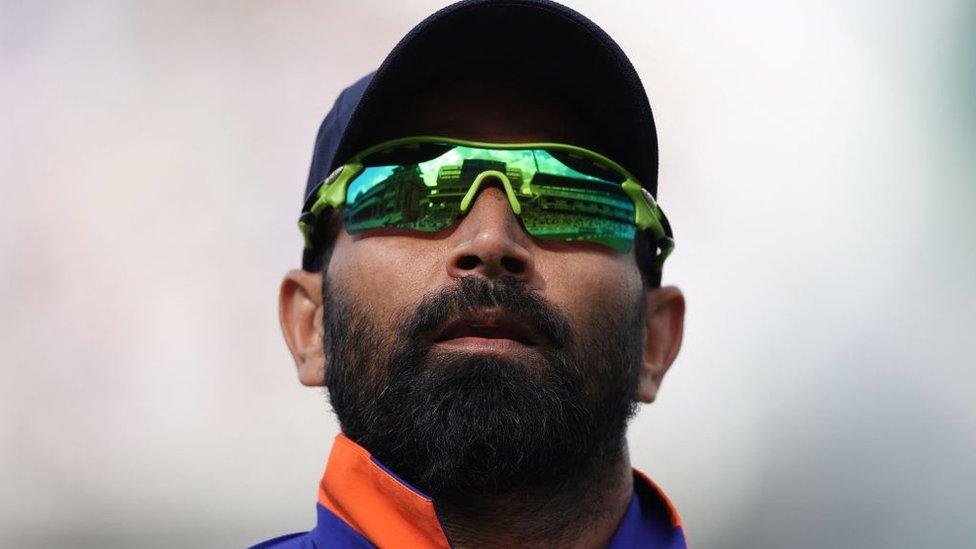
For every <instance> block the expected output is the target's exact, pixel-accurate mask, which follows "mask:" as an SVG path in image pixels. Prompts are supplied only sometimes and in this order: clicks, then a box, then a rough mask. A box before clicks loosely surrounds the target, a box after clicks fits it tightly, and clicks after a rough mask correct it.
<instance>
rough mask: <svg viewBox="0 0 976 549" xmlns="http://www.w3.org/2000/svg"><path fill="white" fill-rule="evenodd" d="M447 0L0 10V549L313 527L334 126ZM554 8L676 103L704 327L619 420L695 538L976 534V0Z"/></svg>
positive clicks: (325, 431) (897, 544)
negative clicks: (288, 301) (312, 188)
mask: <svg viewBox="0 0 976 549" xmlns="http://www.w3.org/2000/svg"><path fill="white" fill-rule="evenodd" d="M445 4H446V2H444V1H427V0H422V1H419V0H417V1H412V2H409V3H405V2H378V1H374V0H359V1H357V2H338V1H322V0H320V1H316V2H311V1H293V2H237V1H233V2H232V1H216V2H189V1H186V2H172V1H168V2H162V1H158V2H157V1H144V2H129V1H121V0H119V1H109V0H95V1H91V2H69V1H65V2H54V1H49V2H15V1H3V2H0V6H2V13H0V52H2V53H0V79H2V86H0V102H2V104H3V108H2V113H3V114H2V115H0V116H2V117H3V124H2V126H0V140H2V147H0V185H2V187H0V303H2V306H3V313H2V315H0V364H2V382H0V445H2V446H0V448H2V453H0V485H2V486H3V489H2V490H0V545H2V546H4V547H241V546H245V545H248V544H250V543H254V542H257V541H260V540H263V539H266V538H269V537H272V536H275V535H279V534H284V533H288V532H293V531H298V530H307V529H309V528H310V527H312V526H313V525H314V521H315V507H314V506H315V499H316V487H317V482H318V479H319V476H320V474H321V472H322V469H323V467H324V464H325V459H326V456H327V453H328V449H329V447H330V445H331V441H332V438H333V436H334V434H335V433H336V432H337V426H336V423H335V420H334V418H333V417H332V414H331V411H330V410H329V407H328V404H327V401H326V398H325V396H324V395H323V393H322V392H321V391H319V390H314V389H307V388H303V387H301V386H300V385H299V384H298V382H297V380H296V376H295V372H294V367H293V364H292V361H291V358H290V355H289V354H288V353H287V350H286V347H285V345H284V343H283V340H282V338H281V335H280V330H279V327H278V321H277V288H278V283H279V280H280V278H281V276H282V274H283V273H284V272H285V271H286V270H287V269H290V268H293V267H296V266H298V264H299V258H300V249H301V241H300V238H299V233H298V230H297V228H296V226H295V222H296V219H297V214H298V212H299V207H300V202H301V194H302V191H303V189H304V185H305V178H306V175H307V169H308V165H309V162H310V159H311V150H312V144H313V141H314V136H315V132H316V130H317V128H318V124H319V122H320V121H321V119H322V116H323V115H324V114H325V112H326V111H327V110H328V109H329V107H330V106H331V104H332V101H333V100H334V98H335V96H336V95H337V94H338V93H339V91H340V90H341V89H342V88H343V87H345V86H346V85H347V84H349V83H351V82H352V81H354V80H355V79H357V78H359V77H360V76H362V75H363V74H365V73H366V72H368V71H370V70H372V69H374V68H375V67H376V66H377V65H378V64H379V63H380V61H381V60H382V59H383V57H384V56H385V55H386V53H387V52H388V51H389V50H390V49H391V47H392V46H393V45H394V44H395V43H396V42H397V41H398V40H399V39H400V37H401V36H402V35H403V34H404V33H406V32H407V31H408V30H409V29H410V28H411V27H412V26H413V25H414V24H416V23H417V22H419V21H420V20H421V19H422V18H423V17H425V16H426V15H428V14H429V13H431V12H433V11H434V10H435V9H436V8H439V7H441V6H443V5H445ZM568 4H569V5H571V6H572V7H574V8H576V9H577V10H579V11H581V12H582V13H583V14H585V15H587V16H589V17H590V18H591V19H593V20H595V21H596V22H597V23H598V24H600V25H601V26H603V28H604V29H606V30H607V32H608V33H609V34H610V35H611V36H613V37H614V38H615V39H616V40H617V41H618V42H619V43H620V45H621V47H622V48H623V49H624V51H626V52H627V53H628V54H629V56H630V57H631V59H632V61H633V62H634V64H635V65H636V67H637V69H638V72H639V73H640V74H641V77H642V79H643V81H644V85H645V87H646V88H647V91H648V94H649V95H650V98H651V103H652V105H653V107H654V112H655V117H656V119H657V123H658V133H659V136H660V142H661V183H660V196H659V198H660V200H661V202H662V204H663V205H664V208H665V209H666V211H667V212H668V215H669V217H670V219H671V221H672V224H673V225H674V227H675V232H676V235H677V242H678V247H677V250H676V252H675V254H674V255H673V256H672V259H670V260H669V262H668V268H667V269H666V272H665V282H666V283H670V284H677V285H679V286H680V287H681V288H682V289H683V290H684V291H685V294H686V296H687V299H688V324H687V333H686V337H685V341H684V348H683V350H682V353H681V355H680V356H679V358H678V361H677V363H676V364H675V366H674V367H673V368H672V370H671V373H670V374H669V375H668V377H667V379H666V380H665V383H664V386H663V388H662V392H661V394H660V397H659V400H658V401H657V402H656V403H654V404H653V405H651V406H647V407H645V408H644V409H643V410H642V412H641V413H640V415H639V416H638V418H637V419H636V420H635V421H634V423H633V424H632V426H631V430H630V441H631V449H632V453H633V461H634V463H635V465H636V466H637V467H639V468H641V469H642V470H644V471H646V472H648V473H649V474H650V475H652V476H653V477H654V478H655V479H657V480H658V481H659V483H660V484H662V485H663V486H664V487H665V489H666V490H667V491H668V493H669V494H670V495H671V496H672V498H673V499H674V500H675V502H676V503H677V505H678V508H679V510H680V511H681V513H682V515H683V517H684V521H685V528H686V531H687V533H688V535H689V538H690V541H691V543H692V545H693V546H694V547H697V548H711V547H719V548H734V549H749V548H822V547H845V548H846V547H850V548H862V547H863V548H917V547H950V548H955V547H974V546H976V527H974V525H973V524H972V515H973V513H974V511H976V505H974V502H973V494H974V493H976V467H974V462H976V374H974V372H973V370H974V367H976V359H974V356H976V336H974V335H973V332H974V330H976V274H974V273H976V230H974V228H973V227H974V223H973V221H972V219H971V216H972V215H973V212H974V211H976V181H974V179H976V178H974V173H976V154H974V153H976V93H974V92H976V38H974V37H976V34H974V28H976V4H973V3H972V2H966V1H950V0H934V1H931V2H925V3H919V2H908V1H897V0H896V1H887V2H882V1H880V0H865V1H862V2H856V3H854V2H846V1H841V0H834V1H828V2H816V3H810V2H796V1H790V2H773V1H749V2H735V3H733V2H710V1H709V2H705V1H698V2H682V3H676V2H646V1H637V0H631V1H619V2H613V3H610V2H598V1H595V0H591V1H570V2H568Z"/></svg>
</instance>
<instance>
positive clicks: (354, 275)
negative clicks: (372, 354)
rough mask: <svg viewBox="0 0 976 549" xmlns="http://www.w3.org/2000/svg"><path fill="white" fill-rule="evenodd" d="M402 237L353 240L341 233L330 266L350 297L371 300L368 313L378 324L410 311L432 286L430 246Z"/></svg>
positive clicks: (333, 276) (337, 281) (433, 263)
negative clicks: (417, 243) (424, 246)
mask: <svg viewBox="0 0 976 549" xmlns="http://www.w3.org/2000/svg"><path fill="white" fill-rule="evenodd" d="M394 240H395V241H394ZM399 240H401V239H400V238H397V237H370V238H360V239H356V240H353V239H352V238H351V237H350V236H349V235H348V234H345V233H342V234H341V235H340V236H339V237H338V238H337V240H336V245H335V250H334V252H333V255H332V263H331V264H330V266H329V276H330V280H331V281H333V283H334V284H336V285H337V286H339V287H342V288H343V291H345V292H346V295H347V296H348V297H349V299H355V300H356V302H357V303H365V304H369V306H370V311H369V314H370V315H371V316H372V317H373V320H374V321H375V322H376V323H377V325H379V326H386V325H388V324H389V322H390V321H391V320H393V319H397V318H398V317H399V316H402V315H403V314H404V312H405V311H409V310H410V309H411V308H412V306H413V304H415V303H416V302H417V301H418V300H419V299H420V297H421V296H422V295H423V294H424V293H425V292H427V291H429V290H430V288H428V285H429V283H430V281H431V280H433V279H434V274H435V273H434V272H433V271H432V269H434V268H435V267H436V262H434V261H425V260H423V258H424V257H427V256H428V255H429V254H430V250H424V249H420V247H418V246H416V245H415V244H414V243H412V242H409V240H410V239H402V240H407V241H406V242H400V241H399ZM413 240H416V239H413ZM428 247H429V246H428Z"/></svg>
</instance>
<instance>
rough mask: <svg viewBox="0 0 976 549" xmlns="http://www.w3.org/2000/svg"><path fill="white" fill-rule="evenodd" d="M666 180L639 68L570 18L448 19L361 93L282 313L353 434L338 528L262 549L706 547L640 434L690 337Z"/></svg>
mask: <svg viewBox="0 0 976 549" xmlns="http://www.w3.org/2000/svg"><path fill="white" fill-rule="evenodd" d="M656 178H657V144H656V136H655V131H654V125H653V119H652V118H651V111H650V106H649V104H648V101H647V98H646V95H645V93H644V90H643V87H642V86H641V84H640V81H639V79H638V78H637V75H636V73H635V71H634V69H633V67H632V66H631V65H630V63H629V61H627V59H626V57H625V56H624V55H623V53H622V52H621V51H620V50H619V48H618V47H617V46H616V45H615V44H614V43H613V41H612V40H611V39H610V38H609V37H608V36H607V35H606V34H605V33H603V32H602V31H601V30H600V29H599V28H598V27H596V25H595V24H593V23H592V22H590V21H589V20H587V19H585V18H584V17H583V16H581V15H579V14H577V13H576V12H573V11H571V10H569V9H567V8H565V7H563V6H560V5H557V4H554V3H551V2H548V1H540V0H520V1H496V2H491V1H485V0H474V1H467V2H461V3H458V4H455V5H453V6H450V7H448V8H445V9H444V10H441V11H439V12H437V13H436V14H434V15H432V16H431V17H429V18H428V19H427V20H425V21H424V22H422V23H421V24H419V25H418V26H417V27H416V28H415V29H414V30H413V31H411V32H410V33H409V34H408V35H407V36H406V37H405V38H404V39H403V40H402V41H401V42H400V43H399V44H398V45H397V46H396V48H395V49H394V50H393V52H391V54H390V55H389V56H388V57H387V59H386V60H385V61H384V62H383V64H382V65H381V67H380V69H379V70H378V71H377V72H375V73H373V74H371V75H369V76H367V77H366V78H364V79H362V80H360V81H359V82H357V83H355V84H353V85H352V86H350V87H349V88H348V89H346V90H345V91H344V92H343V93H342V94H341V95H340V97H339V99H338V100H337V101H336V104H335V105H334V107H333V109H332V110H331V111H330V113H329V114H328V115H327V116H326V119H325V121H324V122H323V124H322V127H321V129H320V131H319V136H318V139H317V140H316V145H315V153H314V157H313V161H312V169H311V173H310V176H309V181H308V187H307V189H306V201H305V207H304V208H303V211H302V217H301V220H300V227H301V228H302V231H303V233H304V235H305V238H306V250H305V254H304V257H303V269H296V270H294V271H291V272H289V273H288V274H286V275H285V278H284V280H283V282H282V285H281V294H280V316H281V325H282V328H283V332H284V335H285V339H286V341H287V344H288V347H289V349H290V350H291V352H292V355H293V356H294V359H295V363H296V365H297V368H298V376H299V379H300V380H301V382H302V383H303V384H305V385H310V386H326V387H327V388H328V392H329V397H330V400H331V403H332V407H333V409H334V410H335V412H336V415H337V416H338V419H339V422H340V424H341V427H342V434H341V435H339V436H338V437H337V438H336V441H335V443H334V445H333V448H332V451H331V455H330V457H329V462H328V465H327V467H326V472H325V475H324V477H323V478H322V481H321V483H320V490H319V501H318V523H317V525H316V527H315V528H314V529H313V530H312V531H311V532H308V533H302V534H292V535H289V536H284V537H281V538H277V539H274V540H271V541H268V542H265V543H263V544H261V545H259V546H258V547H275V548H284V547H288V548H290V547H374V546H378V547H555V546H558V547H606V546H610V547H660V548H664V547H667V548H680V547H685V542H684V534H683V532H682V529H681V523H680V519H679V518H678V515H677V512H676V511H675V510H674V508H673V507H672V506H671V504H670V503H669V502H668V500H667V499H666V497H665V496H664V494H663V492H661V491H660V489H659V488H657V487H656V486H655V485H654V484H653V483H652V482H651V481H650V479H648V478H647V477H645V476H643V475H642V474H641V473H639V472H636V471H635V470H633V469H632V468H631V465H630V461H629V456H628V452H627V444H626V439H625V436H624V435H625V430H626V424H627V421H628V419H629V418H630V417H631V415H632V414H633V412H634V410H635V407H636V403H638V402H651V401H653V400H654V397H655V394H656V392H657V389H658V386H659V385H660V383H661V380H662V378H663V376H664V374H665V372H666V371H667V370H668V367H669V366H670V365H671V363H672V362H673V360H674V359H675V356H676V355H677V353H678V349H679V347H680V343H681V335H682V326H683V317H684V299H683V297H682V294H681V292H680V291H679V290H678V289H677V288H673V287H664V288H662V287H660V271H661V267H662V265H663V261H664V258H665V256H666V255H667V253H668V252H669V251H670V249H671V246H672V240H671V231H670V227H669V226H668V224H667V220H666V219H665V218H664V216H663V213H662V212H661V211H660V209H659V208H658V207H657V204H656V202H655V199H654V197H653V194H654V193H655V192H656Z"/></svg>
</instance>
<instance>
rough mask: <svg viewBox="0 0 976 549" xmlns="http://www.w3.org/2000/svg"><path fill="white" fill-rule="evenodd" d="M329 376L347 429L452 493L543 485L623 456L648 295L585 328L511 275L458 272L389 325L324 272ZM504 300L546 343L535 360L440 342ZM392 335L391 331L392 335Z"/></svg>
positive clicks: (588, 473)
mask: <svg viewBox="0 0 976 549" xmlns="http://www.w3.org/2000/svg"><path fill="white" fill-rule="evenodd" d="M323 297H324V300H325V314H326V318H325V334H324V344H325V348H326V352H327V364H328V369H327V372H326V386H327V387H328V391H329V395H330V398H331V402H332V408H333V409H334V410H335V413H336V415H337V416H338V419H339V422H340V424H341V426H342V430H343V433H344V434H345V435H346V436H348V437H349V438H350V439H352V440H354V441H355V442H357V443H358V444H360V445H361V446H363V447H364V448H366V449H367V450H369V451H370V452H371V453H372V455H373V456H374V457H376V459H377V460H379V461H380V462H381V463H382V464H383V465H384V466H386V467H387V468H389V469H390V470H392V471H393V472H394V473H396V474H397V475H398V476H400V477H401V478H402V479H404V480H405V481H407V482H409V483H410V484H412V485H413V486H415V487H416V488H418V489H419V490H421V491H423V492H425V493H426V494H428V495H430V496H431V497H433V498H434V499H435V500H439V501H444V502H452V501H454V502H462V501H464V500H465V499H468V500H470V498H472V497H499V496H505V495H508V494H514V493H536V492H543V491H545V490H546V489H550V488H553V487H556V486H565V485H566V482H567V479H574V482H576V481H581V480H582V479H583V478H585V477H593V476H594V475H596V474H598V473H599V469H600V467H602V466H604V465H605V464H606V463H607V461H608V460H610V459H615V458H616V457H618V456H619V454H620V451H621V449H622V446H623V436H624V433H625V431H626V426H627V421H628V419H629V418H630V417H631V416H632V415H633V413H634V410H635V408H636V405H635V398H634V397H635V391H636V387H637V376H638V373H639V371H640V360H641V350H642V333H643V324H644V308H645V305H644V299H643V294H642V298H641V300H640V303H636V304H635V305H637V306H636V307H633V308H629V307H627V308H626V309H627V310H622V311H613V310H606V309H603V310H600V311H598V312H600V313H603V314H602V315H599V316H594V317H593V318H591V319H589V320H590V322H589V326H587V327H586V331H580V333H579V334H576V333H574V331H573V329H572V326H571V325H570V322H569V320H568V319H567V317H566V316H565V315H564V314H562V313H561V312H560V311H558V310H557V309H556V308H555V307H553V306H552V305H550V304H549V303H548V302H547V301H545V300H544V299H542V298H540V297H539V296H538V295H536V294H534V293H532V292H531V291H529V290H527V289H526V287H525V285H524V283H522V282H521V281H519V280H518V279H516V278H514V277H502V278H499V279H496V280H489V279H485V278H482V277H474V276H469V277H464V278H461V279H459V280H458V282H457V284H456V285H454V286H452V287H450V288H448V289H447V290H445V291H443V292H441V293H437V294H432V295H428V296H426V297H425V298H424V299H423V300H422V301H421V303H420V304H419V305H418V307H417V309H416V310H415V312H414V313H413V314H412V315H410V316H409V318H407V319H405V321H403V322H400V323H399V324H401V325H400V327H399V329H398V330H397V331H396V333H395V334H390V332H389V330H383V329H382V328H381V327H379V326H375V325H373V324H372V323H371V322H370V321H368V320H367V315H365V314H362V310H361V309H358V308H356V307H354V306H353V304H352V303H349V302H347V301H346V300H344V299H343V296H342V295H340V292H332V291H330V288H329V285H328V284H327V283H324V284H323ZM487 307H498V308H501V309H503V310H507V311H509V312H510V313H511V314H513V315H515V316H517V317H518V318H519V319H521V320H522V321H523V322H524V323H525V324H526V325H527V326H529V327H530V328H531V329H533V330H534V331H535V332H536V333H537V334H540V335H541V336H543V337H544V338H545V339H546V341H547V344H546V345H539V346H538V347H537V348H536V350H537V351H538V353H533V356H537V357H538V358H537V359H532V360H525V361H523V360H514V359H509V358H505V357H500V356H494V355H473V354H470V353H462V352H446V351H443V350H441V349H437V348H433V347H432V345H431V344H430V343H428V342H429V341H430V337H429V336H430V334H431V333H432V331H433V330H435V329H436V328H437V327H438V326H440V325H442V324H443V323H444V322H446V321H450V320H451V319H452V318H454V317H455V316H456V315H457V314H459V313H462V312H465V311H470V310H472V309H479V308H487ZM384 334H389V335H384Z"/></svg>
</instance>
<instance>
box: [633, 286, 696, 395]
mask: <svg viewBox="0 0 976 549" xmlns="http://www.w3.org/2000/svg"><path fill="white" fill-rule="evenodd" d="M684 326H685V296H684V295H683V294H682V293H681V290H679V289H678V288H676V287H674V286H666V287H663V288H655V289H653V290H650V291H649V292H648V294H647V319H646V320H645V322H644V330H645V331H644V356H643V361H642V363H641V372H640V379H639V382H638V385H637V397H638V398H639V399H640V401H641V402H647V403H650V402H654V398H655V397H656V396H657V390H658V387H660V386H661V380H662V379H664V374H666V373H667V372H668V368H670V367H671V363H672V362H674V359H675V358H676V357H677V356H678V350H679V349H681V336H682V334H683V333H684Z"/></svg>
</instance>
